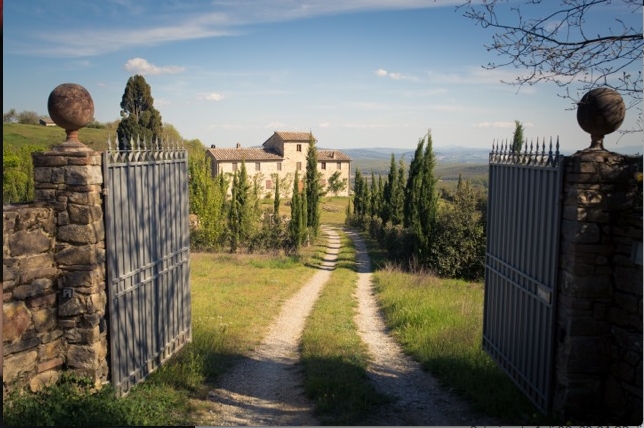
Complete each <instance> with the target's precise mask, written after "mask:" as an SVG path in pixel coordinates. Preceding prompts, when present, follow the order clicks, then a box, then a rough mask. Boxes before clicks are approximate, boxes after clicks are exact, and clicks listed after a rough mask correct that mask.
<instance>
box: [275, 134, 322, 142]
mask: <svg viewBox="0 0 644 428" xmlns="http://www.w3.org/2000/svg"><path fill="white" fill-rule="evenodd" d="M275 134H277V135H278V136H279V137H280V138H281V139H282V140H283V141H289V142H290V141H298V142H300V141H303V142H306V143H308V142H309V138H310V137H311V133H310V132H287V131H275ZM313 138H315V137H313Z"/></svg>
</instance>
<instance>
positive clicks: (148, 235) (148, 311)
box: [103, 143, 192, 395]
mask: <svg viewBox="0 0 644 428" xmlns="http://www.w3.org/2000/svg"><path fill="white" fill-rule="evenodd" d="M108 145H109V146H110V147H109V149H108V151H106V152H105V153H104V157H103V168H104V180H105V184H104V186H105V190H104V193H105V238H106V244H105V245H106V264H107V270H106V284H107V287H106V288H107V297H108V303H107V312H108V314H107V319H108V323H109V330H108V340H109V343H110V346H109V353H110V358H109V361H110V373H111V381H112V384H113V385H114V387H115V389H116V391H117V394H119V395H123V394H126V393H127V392H128V391H129V389H130V388H131V387H132V386H134V385H135V384H137V383H138V382H140V381H142V380H143V379H145V377H146V376H147V375H148V374H150V373H151V372H152V371H153V370H155V369H156V368H157V367H158V366H160V365H161V364H162V363H163V362H164V361H165V360H166V359H167V358H168V357H170V356H171V355H172V354H174V353H175V352H176V351H178V350H179V349H180V348H181V347H182V346H183V345H184V344H185V343H187V342H189V341H190V340H191V338H192V337H191V336H192V331H191V320H190V315H191V305H190V284H189V252H190V235H189V226H188V165H187V161H188V159H187V158H188V156H187V152H186V150H184V149H182V148H179V147H166V148H163V147H159V146H158V143H157V146H156V147H150V148H147V149H146V148H145V147H144V146H143V147H141V145H140V144H137V145H136V146H135V147H134V148H133V149H132V150H127V151H119V150H111V143H108Z"/></svg>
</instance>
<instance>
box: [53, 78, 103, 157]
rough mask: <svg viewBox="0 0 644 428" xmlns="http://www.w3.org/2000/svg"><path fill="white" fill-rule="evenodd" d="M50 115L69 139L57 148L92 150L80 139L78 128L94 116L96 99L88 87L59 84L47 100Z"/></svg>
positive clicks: (63, 149) (61, 149)
mask: <svg viewBox="0 0 644 428" xmlns="http://www.w3.org/2000/svg"><path fill="white" fill-rule="evenodd" d="M47 109H48V110H49V117H51V120H53V121H54V123H55V124H56V125H58V126H60V127H61V128H63V129H64V130H65V132H66V133H67V140H66V141H65V142H64V143H63V144H60V145H58V146H56V147H55V148H54V149H55V150H60V151H65V150H91V149H90V148H89V147H87V146H86V145H84V144H83V143H81V142H80V141H79V139H78V130H79V129H81V128H82V127H84V126H86V125H87V124H88V123H89V122H90V121H91V120H92V118H93V117H94V101H93V100H92V97H91V95H90V94H89V92H87V89H85V88H84V87H82V86H81V85H77V84H76V83H63V84H61V85H58V86H57V87H56V88H55V89H54V90H53V91H51V94H49V99H48V100H47Z"/></svg>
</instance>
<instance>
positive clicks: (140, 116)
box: [116, 74, 163, 150]
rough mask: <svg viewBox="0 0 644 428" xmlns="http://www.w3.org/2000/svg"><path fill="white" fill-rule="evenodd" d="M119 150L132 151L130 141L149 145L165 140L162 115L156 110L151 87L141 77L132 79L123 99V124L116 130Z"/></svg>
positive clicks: (129, 80) (137, 76) (136, 76)
mask: <svg viewBox="0 0 644 428" xmlns="http://www.w3.org/2000/svg"><path fill="white" fill-rule="evenodd" d="M116 133H117V135H118V140H119V149H121V150H125V149H131V147H130V141H131V140H133V141H135V142H136V141H137V140H139V139H140V140H142V141H146V142H147V143H148V144H150V143H153V142H155V141H157V140H159V139H162V138H163V122H162V121H161V114H160V113H159V111H158V110H157V109H156V108H154V98H152V90H151V89H150V85H148V83H147V82H146V81H145V78H143V76H141V75H138V74H137V75H134V76H132V77H130V78H129V79H128V81H127V85H126V86H125V92H124V93H123V97H122V99H121V122H120V123H119V126H118V129H117V130H116Z"/></svg>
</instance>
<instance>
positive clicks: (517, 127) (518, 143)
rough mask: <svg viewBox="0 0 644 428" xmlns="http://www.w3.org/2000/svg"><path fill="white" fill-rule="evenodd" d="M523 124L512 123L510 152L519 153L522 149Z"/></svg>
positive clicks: (516, 121)
mask: <svg viewBox="0 0 644 428" xmlns="http://www.w3.org/2000/svg"><path fill="white" fill-rule="evenodd" d="M523 141H524V138H523V124H522V123H521V122H519V121H518V120H515V121H514V135H513V136H512V151H513V152H515V153H521V149H522V148H523Z"/></svg>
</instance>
